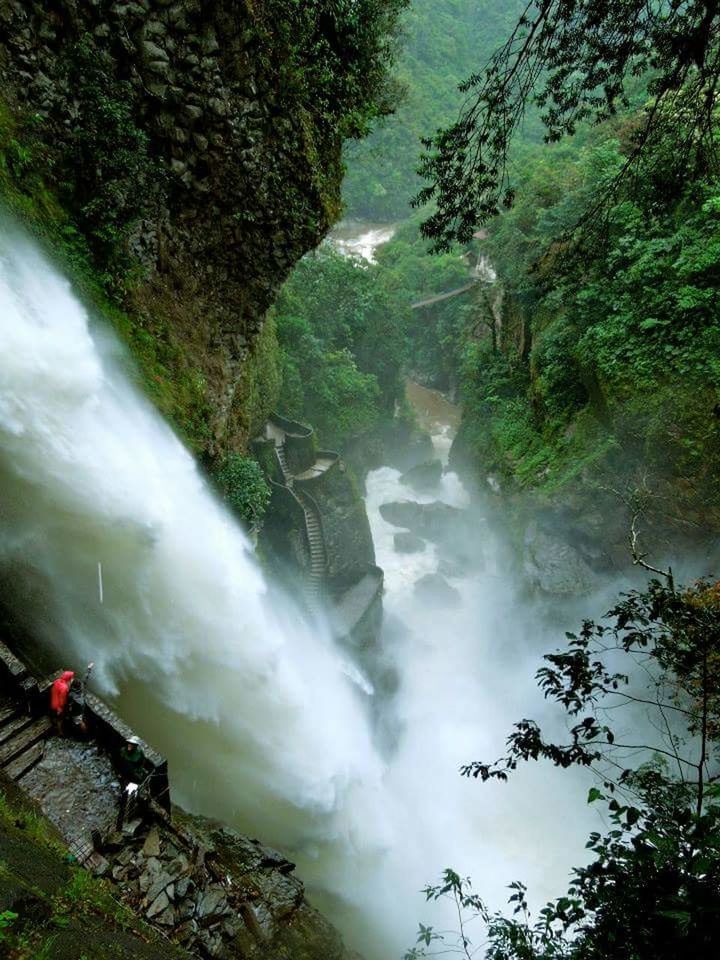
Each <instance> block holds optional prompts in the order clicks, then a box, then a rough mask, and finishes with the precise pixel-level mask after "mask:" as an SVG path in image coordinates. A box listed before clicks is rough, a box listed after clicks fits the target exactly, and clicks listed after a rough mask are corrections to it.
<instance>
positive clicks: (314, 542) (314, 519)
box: [296, 491, 327, 613]
mask: <svg viewBox="0 0 720 960" xmlns="http://www.w3.org/2000/svg"><path fill="white" fill-rule="evenodd" d="M296 492H297V491H296ZM298 499H299V500H300V503H301V504H302V508H303V512H304V514H305V529H306V531H307V536H308V543H309V544H310V579H309V581H308V590H307V595H308V605H309V606H310V608H311V610H312V612H313V613H319V611H320V599H321V597H322V590H323V585H324V583H325V570H326V568H327V556H326V553H325V541H324V540H323V534H322V528H321V526H320V518H319V517H318V515H317V511H316V510H315V507H314V505H312V504H311V503H310V502H309V501H308V499H307V497H304V496H303V495H302V494H299V495H298Z"/></svg>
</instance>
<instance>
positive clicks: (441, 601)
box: [413, 573, 462, 607]
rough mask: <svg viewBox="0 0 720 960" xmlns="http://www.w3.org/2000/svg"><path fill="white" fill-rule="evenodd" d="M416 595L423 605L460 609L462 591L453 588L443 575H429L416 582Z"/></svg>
mask: <svg viewBox="0 0 720 960" xmlns="http://www.w3.org/2000/svg"><path fill="white" fill-rule="evenodd" d="M413 589H414V592H415V595H416V596H417V597H418V598H419V599H420V600H422V602H423V603H427V604H428V605H432V606H437V607H459V606H460V604H461V602H462V597H461V596H460V591H459V590H456V589H455V587H451V586H450V584H449V583H448V582H447V580H446V579H445V577H444V576H443V575H442V574H441V573H428V574H426V575H425V576H424V577H420V579H419V580H417V581H416V582H415V586H414V588H413Z"/></svg>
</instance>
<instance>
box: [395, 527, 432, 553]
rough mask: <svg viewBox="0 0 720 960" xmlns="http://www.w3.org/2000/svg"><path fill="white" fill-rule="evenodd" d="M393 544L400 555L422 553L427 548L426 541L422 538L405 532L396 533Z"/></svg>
mask: <svg viewBox="0 0 720 960" xmlns="http://www.w3.org/2000/svg"><path fill="white" fill-rule="evenodd" d="M393 543H394V545H395V550H396V551H397V552H398V553H422V551H423V550H424V549H425V546H426V544H425V541H424V540H421V539H420V537H416V536H415V534H414V533H410V532H405V531H403V532H402V533H396V534H395V536H394V538H393Z"/></svg>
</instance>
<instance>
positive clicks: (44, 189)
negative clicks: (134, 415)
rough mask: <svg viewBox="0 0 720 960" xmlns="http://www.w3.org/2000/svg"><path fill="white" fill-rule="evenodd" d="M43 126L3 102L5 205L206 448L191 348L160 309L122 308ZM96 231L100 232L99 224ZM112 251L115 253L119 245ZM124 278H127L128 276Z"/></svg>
mask: <svg viewBox="0 0 720 960" xmlns="http://www.w3.org/2000/svg"><path fill="white" fill-rule="evenodd" d="M42 128H43V121H41V120H40V119H39V118H37V117H33V116H25V117H19V116H18V115H17V114H16V113H13V112H11V111H10V110H9V108H8V107H7V105H5V104H4V103H3V102H2V100H0V196H2V199H3V203H4V205H5V206H6V208H7V209H8V210H9V211H10V213H11V214H13V215H14V216H15V217H17V219H18V220H19V221H20V222H21V223H22V224H23V225H24V226H26V227H27V228H28V229H30V230H31V231H32V232H33V233H34V235H35V236H36V237H37V238H38V239H39V240H40V241H41V242H42V243H43V244H44V245H45V246H46V247H47V248H48V250H49V252H50V255H51V257H52V258H53V259H54V260H55V261H56V262H58V263H59V265H60V267H61V269H63V270H64V271H65V272H66V273H67V274H68V275H69V276H70V277H71V278H72V279H73V282H74V285H75V289H76V291H77V292H78V294H79V296H80V297H81V298H82V299H83V301H84V302H85V303H86V304H87V306H88V309H89V310H90V311H91V312H93V313H96V314H97V315H99V316H102V317H105V318H106V319H107V320H108V321H109V322H110V323H111V324H112V325H113V326H114V328H115V329H116V330H117V332H118V333H119V335H120V337H121V339H122V340H123V342H124V343H125V344H126V345H127V346H128V348H129V350H130V353H131V355H132V357H133V360H134V361H135V363H136V364H137V369H132V368H130V369H129V370H128V372H129V373H130V375H131V377H132V379H134V380H135V382H136V383H137V385H138V386H139V387H140V388H141V389H142V390H143V391H144V392H145V393H146V394H147V395H148V397H149V398H150V400H151V401H152V402H153V403H154V404H155V405H156V406H157V408H158V409H159V410H160V412H161V413H162V414H163V415H164V416H166V417H167V418H168V419H169V420H170V422H171V423H172V424H173V426H174V427H175V428H176V429H177V430H178V432H179V433H180V434H181V436H182V437H183V438H184V440H185V441H186V442H187V443H188V444H189V445H190V446H191V447H192V448H194V449H195V450H197V451H200V450H203V449H204V448H205V446H206V444H207V439H208V429H209V428H208V421H209V410H208V406H207V401H206V397H205V381H204V377H203V375H202V373H201V372H200V370H199V369H198V368H197V367H196V365H195V363H194V362H193V360H192V359H191V353H190V351H189V350H188V349H186V348H185V347H184V346H183V344H182V343H181V342H180V340H179V339H178V338H177V337H175V336H173V332H172V323H171V321H170V318H169V317H168V316H166V315H164V314H163V313H162V312H161V311H159V310H158V311H154V310H151V309H148V310H145V309H140V308H136V309H123V307H122V306H121V305H120V303H119V302H118V300H117V294H118V291H119V287H118V280H117V277H116V276H115V275H113V274H111V273H106V272H104V271H103V270H101V269H99V268H98V263H97V258H98V252H99V247H97V246H96V245H95V244H94V241H93V240H92V239H90V240H89V239H87V238H86V236H85V234H84V233H83V231H82V230H81V229H79V227H78V226H77V224H76V222H75V221H74V220H73V218H72V217H71V215H70V213H69V212H68V209H67V207H68V204H67V203H66V201H65V200H63V198H62V196H61V193H60V192H59V188H58V187H57V185H56V184H54V183H53V177H52V174H51V168H52V164H51V162H50V160H49V158H48V155H47V150H46V148H45V146H44V143H43V136H42ZM63 189H65V188H63ZM97 229H98V230H101V229H103V228H101V226H100V225H99V222H98V224H97ZM107 236H108V237H109V236H110V235H109V234H107ZM116 240H117V237H116ZM118 242H119V241H118ZM113 249H115V250H117V249H118V247H117V245H114V247H113ZM126 283H130V277H129V275H128V276H127V277H126Z"/></svg>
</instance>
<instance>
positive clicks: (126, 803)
mask: <svg viewBox="0 0 720 960" xmlns="http://www.w3.org/2000/svg"><path fill="white" fill-rule="evenodd" d="M117 767H118V774H119V777H120V804H119V807H118V815H117V821H116V824H115V829H116V830H118V831H120V830H122V828H123V824H124V822H125V817H126V815H128V813H129V811H130V810H132V809H133V806H134V804H135V803H136V802H137V799H138V790H139V788H140V787H141V786H142V785H143V781H144V779H145V754H144V753H143V751H142V747H141V746H140V741H139V740H138V738H137V737H128V739H127V740H126V741H125V743H124V744H123V745H122V747H121V748H120V753H119V754H118V761H117Z"/></svg>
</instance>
